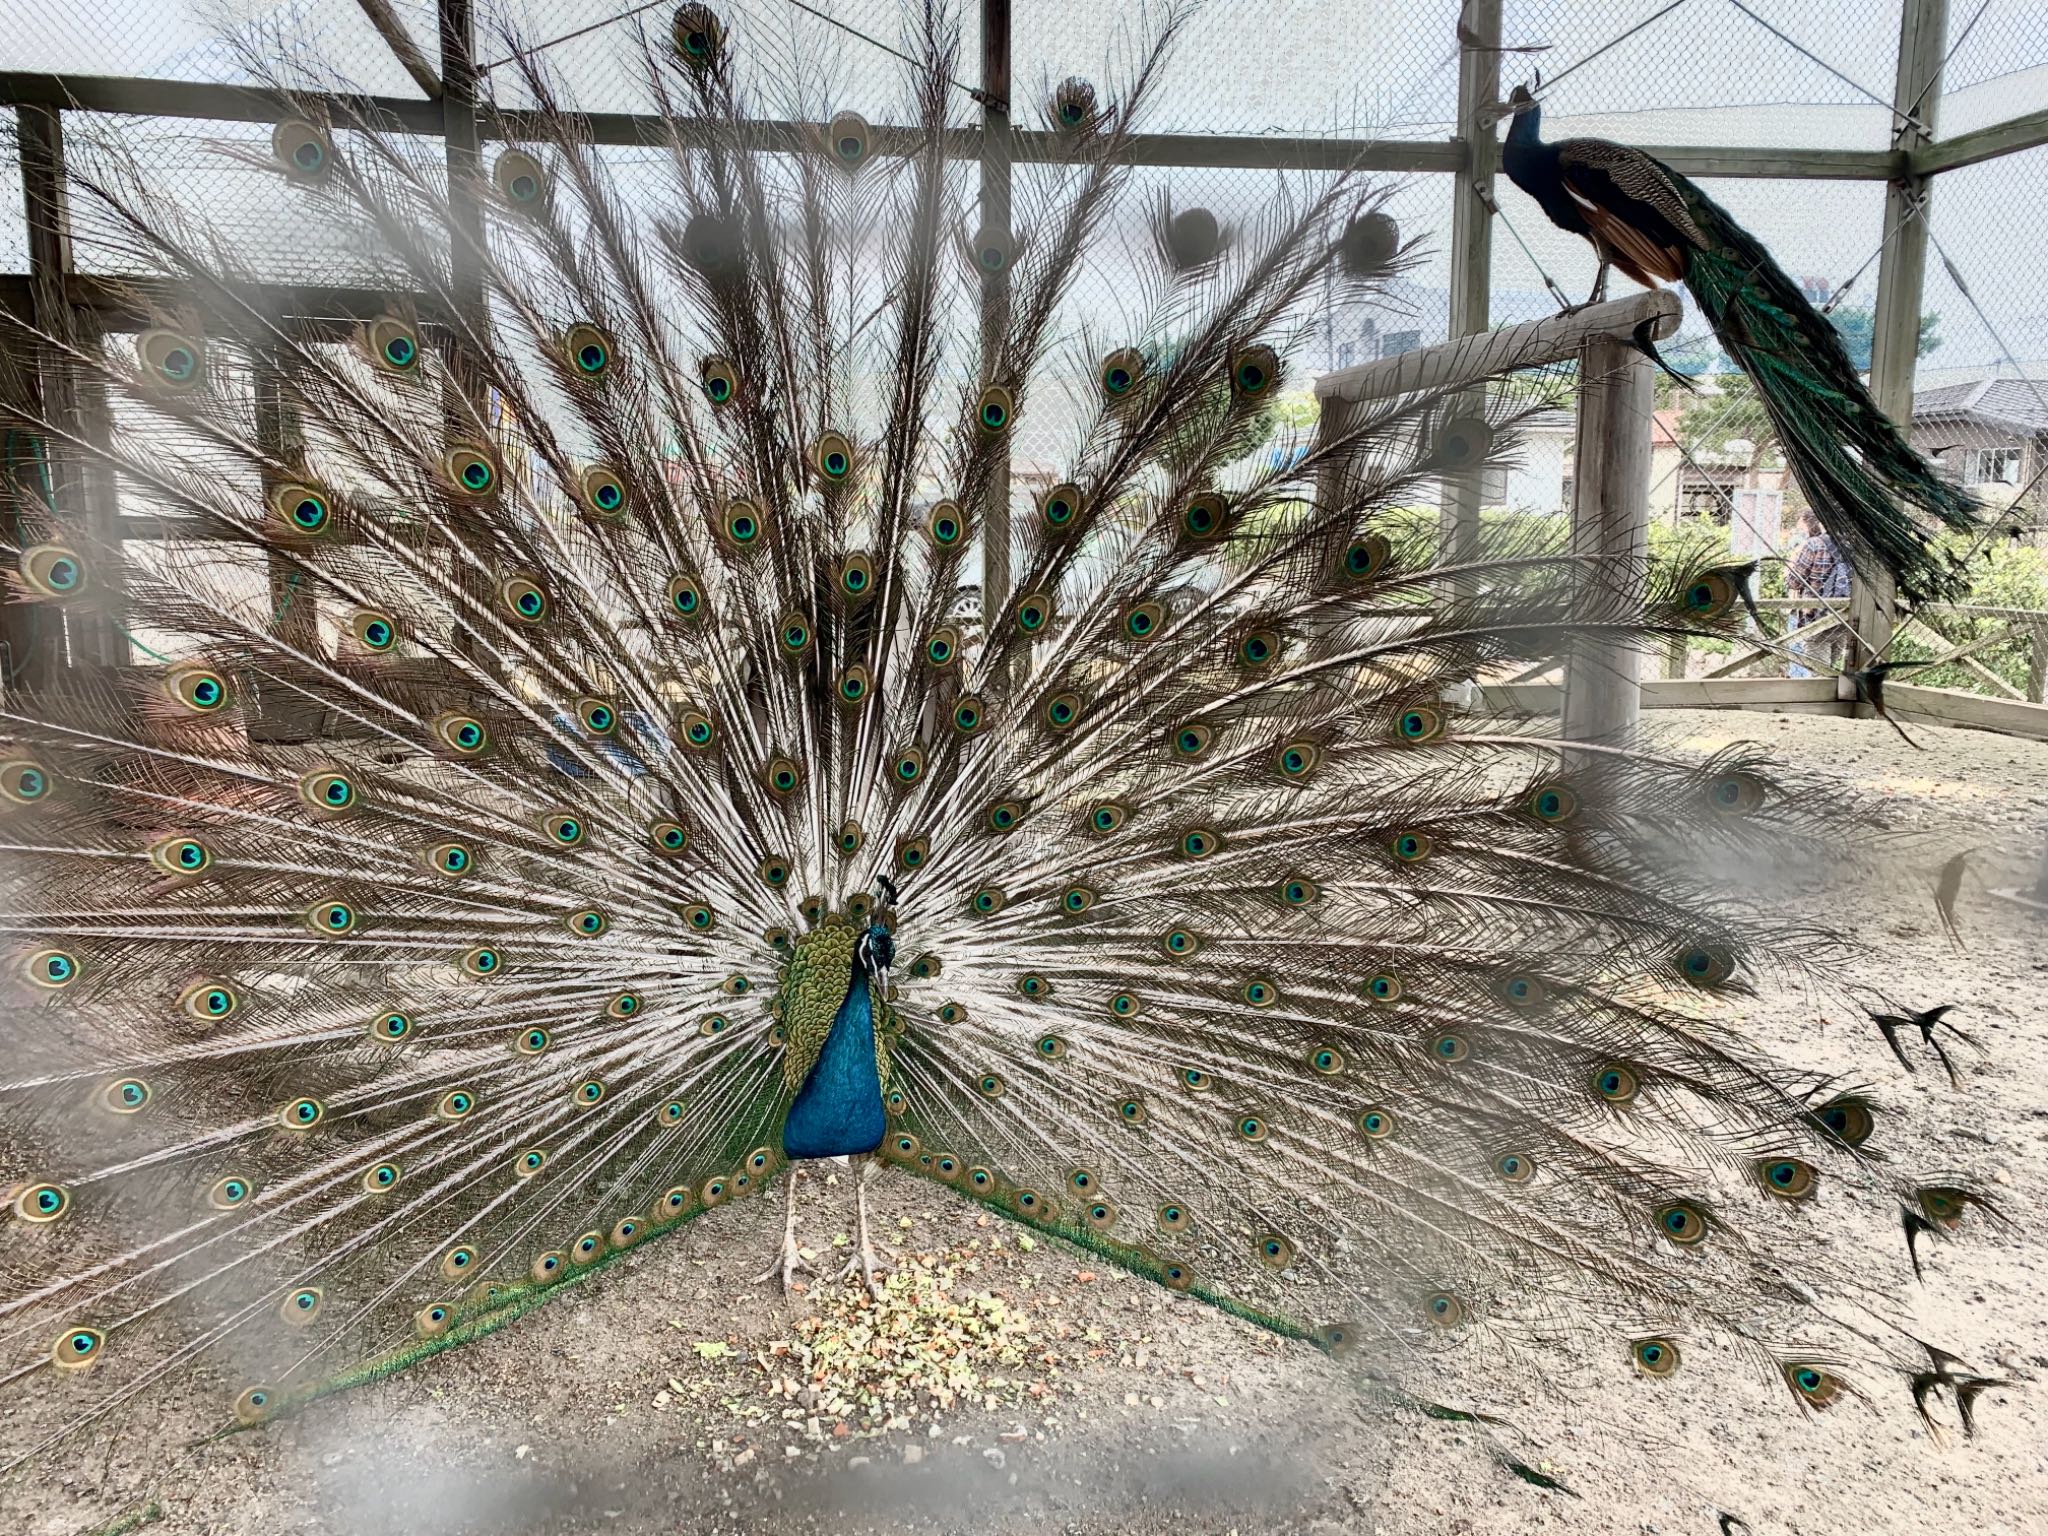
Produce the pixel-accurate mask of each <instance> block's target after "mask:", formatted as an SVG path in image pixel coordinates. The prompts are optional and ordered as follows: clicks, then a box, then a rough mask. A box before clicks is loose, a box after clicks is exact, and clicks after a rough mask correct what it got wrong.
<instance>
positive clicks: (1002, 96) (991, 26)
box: [981, 0, 1015, 634]
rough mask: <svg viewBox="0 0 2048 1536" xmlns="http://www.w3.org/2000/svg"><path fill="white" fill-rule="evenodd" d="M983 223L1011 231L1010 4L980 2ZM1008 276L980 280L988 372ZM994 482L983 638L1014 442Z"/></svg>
mask: <svg viewBox="0 0 2048 1536" xmlns="http://www.w3.org/2000/svg"><path fill="white" fill-rule="evenodd" d="M981 92H982V95H981V217H982V222H983V224H984V225H986V226H987V227H989V228H993V229H998V230H1002V231H1004V232H1005V233H1008V232H1009V229H1010V192H1011V175H1012V172H1013V169H1014V165H1015V162H1014V160H1013V158H1012V156H1011V151H1010V0H981ZM1009 299H1010V274H1009V273H1008V271H1002V272H990V271H987V270H986V269H984V270H983V272H982V274H981V356H982V365H983V367H984V368H985V367H987V366H988V364H989V361H990V360H991V359H993V358H994V357H995V355H996V352H997V350H998V348H999V347H1000V346H1001V344H1002V334H1003V328H1004V325H1005V323H1006V320H1007V317H1008V314H1009V307H1010V305H1009ZM1013 435H1014V434H1013V433H1006V434H1005V435H1004V440H1003V441H1004V446H1003V451H1002V455H1001V457H1000V458H999V459H998V460H997V461H996V466H995V470H994V473H992V474H991V475H990V476H989V483H988V499H987V501H986V503H985V504H984V505H983V506H982V508H981V613H982V628H983V632H984V633H985V634H986V633H990V632H992V631H993V630H994V628H995V625H996V623H997V620H998V616H999V615H1000V614H1001V613H1002V611H1003V606H1004V604H1006V603H1007V602H1008V601H1009V600H1010V446H1009V444H1010V440H1011V437H1012V436H1013Z"/></svg>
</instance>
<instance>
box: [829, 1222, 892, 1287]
mask: <svg viewBox="0 0 2048 1536" xmlns="http://www.w3.org/2000/svg"><path fill="white" fill-rule="evenodd" d="M888 1273H889V1266H888V1264H887V1263H885V1262H884V1261H883V1260H882V1259H881V1258H880V1257H878V1256H877V1255H876V1253H875V1249H874V1245H873V1244H872V1243H870V1242H868V1240H867V1239H866V1237H865V1236H863V1237H862V1239H861V1242H860V1246H859V1247H858V1248H856V1249H855V1250H854V1255H853V1257H852V1258H850V1259H848V1260H847V1261H846V1267H845V1268H844V1269H842V1270H840V1271H839V1278H838V1282H837V1283H838V1284H841V1285H844V1284H845V1283H846V1282H847V1281H848V1280H851V1279H852V1278H853V1277H854V1275H856V1274H858V1275H859V1276H860V1277H861V1283H862V1284H863V1285H865V1286H866V1287H867V1288H868V1294H869V1295H870V1296H872V1297H874V1298H875V1300H877V1301H881V1300H882V1299H884V1297H885V1296H886V1295H887V1292H885V1291H884V1290H883V1289H882V1281H881V1276H883V1275H886V1274H888Z"/></svg>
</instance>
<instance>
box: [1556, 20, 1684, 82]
mask: <svg viewBox="0 0 2048 1536" xmlns="http://www.w3.org/2000/svg"><path fill="white" fill-rule="evenodd" d="M1683 4H1685V0H1671V3H1670V4H1669V5H1667V6H1665V7H1664V9H1663V10H1661V11H1652V12H1651V13H1650V14H1649V15H1647V16H1645V17H1644V18H1643V19H1642V20H1641V21H1639V22H1637V23H1636V24H1635V25H1634V26H1632V27H1630V28H1629V29H1628V30H1627V31H1626V32H1624V33H1622V34H1621V35H1620V36H1619V37H1616V38H1613V39H1611V40H1610V41H1608V42H1604V43H1602V44H1601V45H1600V46H1599V47H1598V48H1595V49H1594V50H1593V51H1592V52H1591V53H1589V54H1587V55H1586V56H1585V57H1584V58H1582V59H1575V60H1573V61H1572V63H1570V64H1569V65H1567V66H1566V67H1565V68H1563V69H1561V70H1559V71H1558V72H1557V73H1556V74H1555V75H1552V76H1551V77H1550V79H1549V80H1548V81H1546V82H1544V83H1543V84H1542V85H1540V86H1539V87H1538V88H1537V89H1536V90H1534V91H1532V92H1530V94H1531V95H1532V96H1536V97H1538V98H1541V97H1542V96H1544V95H1545V94H1547V93H1548V92H1550V91H1552V90H1555V89H1556V88H1557V85H1558V83H1559V82H1560V81H1562V80H1564V79H1566V78H1567V77H1568V76H1570V75H1571V74H1572V73H1573V72H1574V71H1576V70H1581V69H1584V68H1585V67H1586V66H1587V65H1588V64H1590V63H1592V62H1593V61H1594V60H1595V59H1597V58H1599V57H1600V55H1601V54H1603V53H1611V52H1613V51H1614V50H1615V49H1616V48H1619V47H1620V46H1621V45H1622V44H1623V43H1625V42H1627V41H1628V40H1629V39H1630V38H1632V37H1634V36H1635V35H1636V34H1637V33H1638V32H1640V31H1642V30H1643V28H1645V27H1647V26H1649V25H1650V24H1651V23H1653V22H1658V21H1662V20H1663V19H1664V18H1665V17H1666V16H1669V15H1670V14H1671V13H1672V12H1673V11H1675V10H1677V9H1678V8H1679V7H1680V6H1681V5H1683Z"/></svg>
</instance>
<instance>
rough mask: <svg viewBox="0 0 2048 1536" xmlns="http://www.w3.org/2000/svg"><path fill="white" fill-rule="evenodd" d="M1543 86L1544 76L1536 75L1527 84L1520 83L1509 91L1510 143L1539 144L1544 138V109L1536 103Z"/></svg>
mask: <svg viewBox="0 0 2048 1536" xmlns="http://www.w3.org/2000/svg"><path fill="white" fill-rule="evenodd" d="M1542 88H1543V76H1542V75H1540V74H1539V75H1537V76H1535V77H1534V78H1533V79H1532V80H1531V81H1530V82H1529V84H1527V85H1518V86H1516V87H1515V88H1514V89H1513V90H1512V91H1509V92H1508V106H1507V117H1508V142H1509V143H1510V144H1538V143H1541V142H1542V140H1541V139H1540V138H1538V134H1540V133H1541V132H1542V123H1543V109H1542V108H1541V107H1539V106H1538V105H1537V104H1536V92H1537V91H1539V90H1541V89H1542Z"/></svg>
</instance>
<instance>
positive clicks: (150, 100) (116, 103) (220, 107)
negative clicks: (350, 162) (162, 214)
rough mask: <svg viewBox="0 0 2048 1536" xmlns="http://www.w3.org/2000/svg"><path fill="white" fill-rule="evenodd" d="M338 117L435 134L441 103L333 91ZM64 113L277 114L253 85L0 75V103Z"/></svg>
mask: <svg viewBox="0 0 2048 1536" xmlns="http://www.w3.org/2000/svg"><path fill="white" fill-rule="evenodd" d="M312 99H314V100H321V99H325V100H327V101H330V102H333V103H334V104H335V105H336V106H337V107H338V108H340V109H341V110H340V114H339V115H341V116H345V117H346V116H355V117H363V118H367V119H372V120H379V121H383V122H385V123H388V124H389V126H391V127H393V128H396V129H400V130H402V131H404V132H407V133H439V132H440V131H441V104H440V103H439V102H438V101H417V100H414V99H413V98H411V97H409V96H359V95H352V94H348V93H345V92H344V93H335V94H332V95H327V96H325V97H324V98H323V97H321V96H319V95H314V96H313V98H312ZM5 103H11V104H14V105H17V106H39V107H56V108H60V109H63V110H67V111H81V112H121V113H130V114H135V115H139V116H144V117H197V118H206V119H209V120H212V121H215V122H236V123H274V122H276V121H277V120H278V118H279V116H280V115H281V113H280V112H279V109H278V99H277V97H276V96H275V95H273V94H272V93H271V92H269V91H266V90H263V89H261V88H260V87H258V86H253V85H208V84H202V83H200V82H198V81H192V80H138V79H132V78H129V77H126V76H107V75H50V74H38V73H34V72H31V71H23V70H8V71H4V72H0V104H5Z"/></svg>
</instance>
